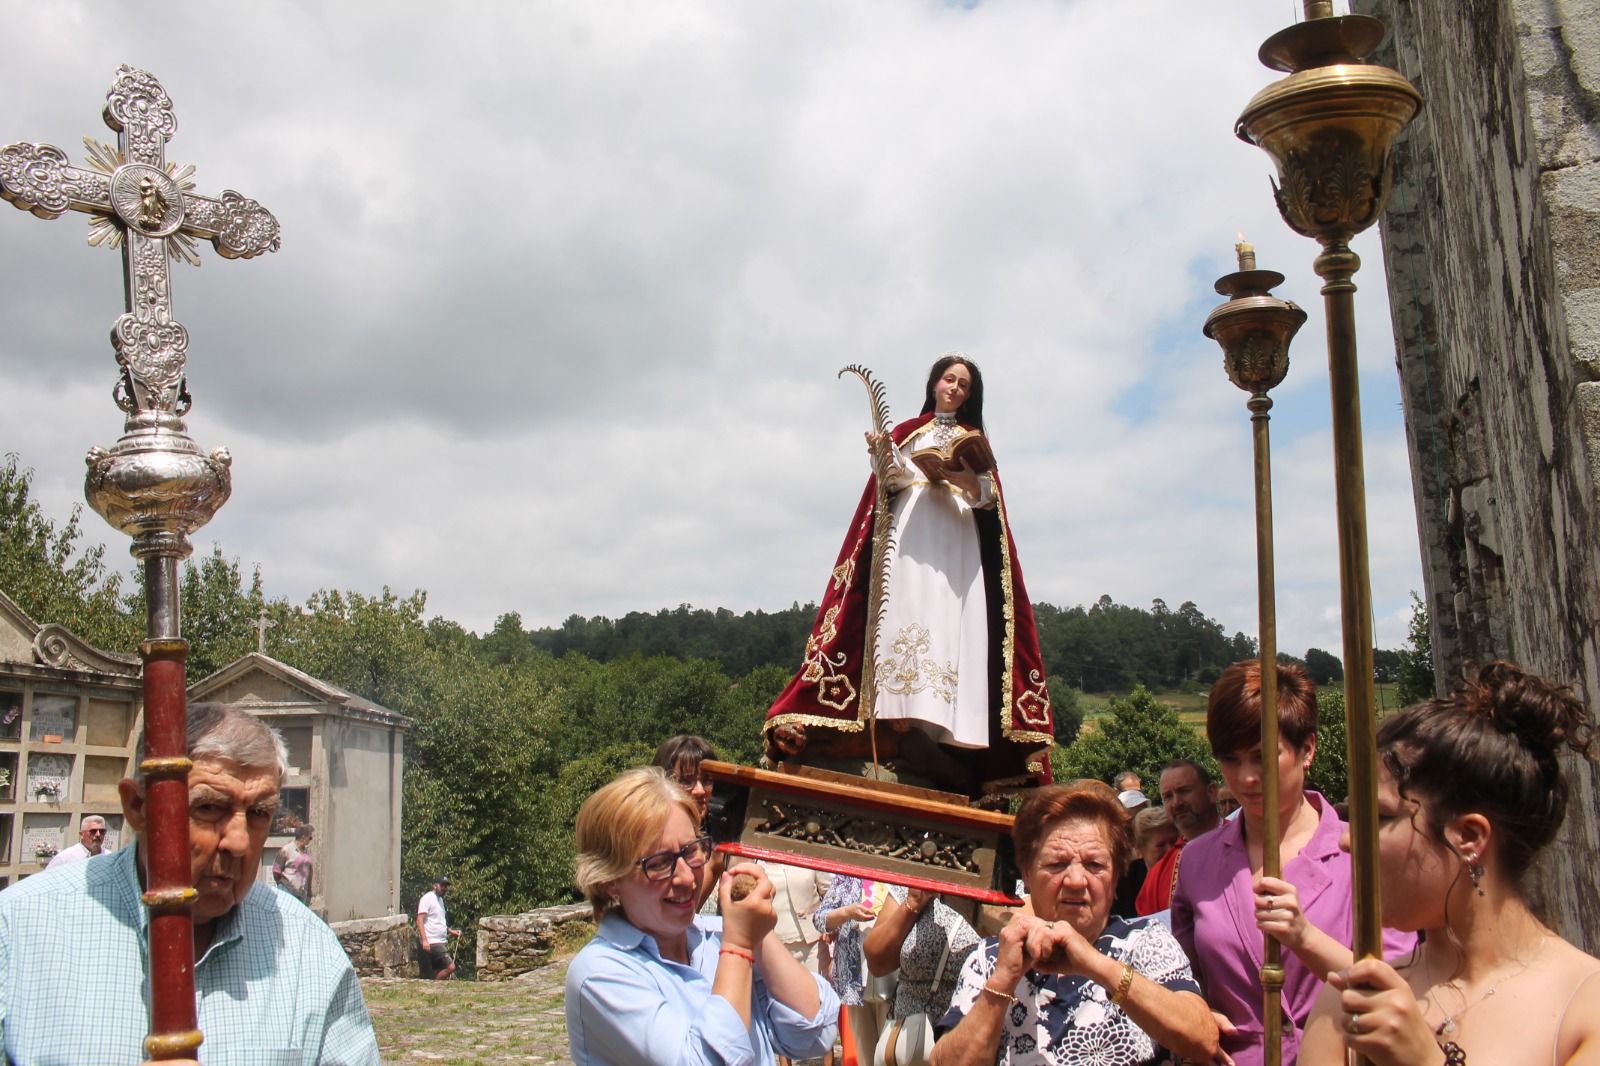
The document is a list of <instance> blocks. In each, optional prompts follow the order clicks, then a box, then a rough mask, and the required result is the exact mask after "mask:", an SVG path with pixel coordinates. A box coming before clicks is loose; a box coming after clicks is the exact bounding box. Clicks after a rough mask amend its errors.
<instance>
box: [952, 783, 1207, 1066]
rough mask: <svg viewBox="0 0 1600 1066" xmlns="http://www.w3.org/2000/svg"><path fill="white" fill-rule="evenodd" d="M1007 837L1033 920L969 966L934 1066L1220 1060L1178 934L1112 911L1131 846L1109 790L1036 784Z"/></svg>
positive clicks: (1018, 922)
mask: <svg viewBox="0 0 1600 1066" xmlns="http://www.w3.org/2000/svg"><path fill="white" fill-rule="evenodd" d="M1012 837H1013V840H1014V843H1015V847H1016V852H1017V859H1018V861H1019V863H1020V864H1021V866H1022V870H1023V874H1022V877H1023V881H1024V882H1025V883H1026V884H1027V887H1028V893H1029V895H1030V896H1031V898H1032V900H1033V909H1034V912H1035V915H1036V916H1035V917H1029V916H1027V915H1016V916H1014V917H1013V918H1012V919H1011V921H1010V922H1009V923H1008V924H1007V925H1006V927H1005V928H1004V929H1002V930H1001V931H1000V935H999V936H998V937H994V938H990V939H989V940H986V941H985V942H984V944H983V946H982V947H981V948H980V949H979V950H978V951H975V952H973V954H972V955H971V956H970V957H969V958H968V959H967V962H966V965H965V966H964V967H962V970H961V977H960V981H959V983H958V984H957V986H956V993H955V999H954V1001H953V1002H952V1003H951V1006H950V1011H949V1013H948V1014H946V1015H945V1017H944V1018H943V1020H942V1021H941V1022H940V1027H941V1028H943V1029H946V1030H948V1031H947V1032H945V1033H944V1035H942V1036H941V1037H940V1039H939V1042H938V1044H937V1045H936V1046H935V1047H934V1053H933V1060H932V1061H933V1062H934V1063H935V1064H936V1066H976V1064H978V1063H983V1064H986V1066H987V1064H989V1063H1010V1064H1011V1066H1035V1064H1038V1066H1044V1064H1050V1066H1077V1064H1082V1066H1089V1064H1091V1063H1092V1064H1094V1066H1144V1064H1151V1063H1166V1062H1171V1061H1175V1058H1178V1057H1181V1058H1183V1059H1190V1060H1194V1061H1198V1062H1206V1063H1209V1062H1212V1061H1226V1060H1225V1059H1218V1058H1217V1054H1218V1048H1217V1026H1216V1022H1215V1021H1214V1020H1213V1019H1212V1017H1211V1012H1210V1011H1209V1010H1207V1008H1206V1004H1205V1001H1204V1000H1202V999H1201V998H1200V988H1199V986H1198V985H1197V984H1196V983H1195V981H1194V978H1193V977H1192V976H1191V974H1190V972H1189V962H1188V960H1187V959H1185V958H1184V957H1183V951H1182V950H1181V949H1180V948H1179V947H1178V943H1177V941H1176V940H1174V939H1173V938H1172V934H1171V933H1169V932H1168V931H1167V929H1166V927H1165V926H1164V925H1162V924H1160V923H1159V922H1153V921H1150V920H1149V919H1143V918H1139V919H1133V920H1132V921H1128V920H1125V919H1122V918H1118V917H1115V916H1113V915H1112V913H1111V896H1112V892H1113V891H1114V890H1115V888H1116V884H1117V877H1118V875H1119V874H1121V872H1122V868H1123V866H1124V865H1125V864H1126V863H1127V861H1128V855H1129V853H1130V851H1131V849H1132V843H1133V842H1132V840H1131V834H1130V833H1129V830H1128V814H1127V811H1126V810H1124V809H1123V806H1122V804H1121V803H1119V802H1118V801H1117V796H1116V793H1115V792H1113V791H1111V789H1110V788H1109V787H1108V786H1107V785H1105V784H1102V783H1101V782H1098V781H1074V782H1073V783H1071V784H1070V785H1051V786H1048V787H1046V788H1042V789H1040V790H1038V791H1037V792H1035V793H1034V794H1033V795H1032V796H1030V797H1029V798H1028V799H1027V800H1026V801H1025V802H1024V803H1023V805H1022V809H1021V810H1020V811H1019V812H1018V813H1017V819H1016V825H1015V828H1014V829H1013V832H1012Z"/></svg>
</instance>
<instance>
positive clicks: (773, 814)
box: [700, 760, 1022, 907]
mask: <svg viewBox="0 0 1600 1066" xmlns="http://www.w3.org/2000/svg"><path fill="white" fill-rule="evenodd" d="M700 772H701V773H702V774H704V775H705V776H707V777H709V778H710V779H711V780H712V782H713V786H712V791H711V806H710V810H709V811H708V812H707V814H706V831H707V832H709V833H710V834H711V836H712V837H713V838H714V839H715V840H716V842H717V850H719V851H722V852H726V853H727V854H729V855H736V856H739V857H741V858H747V859H765V860H768V861H771V862H778V863H783V864H785V865H788V866H801V867H805V868H807V869H811V870H822V871H824V872H826V873H835V874H845V875H848V876H850V877H862V878H870V879H872V880H875V881H887V882H889V883H890V884H895V885H905V886H906V887H908V888H919V889H923V890H925V891H929V892H938V893H943V894H947V895H954V896H962V897H965V898H967V899H970V900H974V901H976V902H979V903H988V904H994V905H998V906H1002V907H1006V906H1010V907H1014V906H1018V905H1020V904H1021V902H1022V901H1021V900H1019V899H1017V898H1016V897H1015V896H1014V895H1013V894H1012V892H1013V890H1014V888H1015V886H1016V883H1017V878H1018V874H1017V864H1016V859H1015V856H1014V854H1013V852H1012V848H1011V825H1012V817H1011V815H1009V814H998V813H996V812H994V811H985V810H979V809H978V808H976V807H972V806H970V805H969V804H968V801H967V799H966V797H965V796H955V795H951V794H949V793H945V792H934V791H932V790H930V789H924V788H913V787H911V786H909V785H901V784H893V783H890V782H887V781H873V780H870V779H868V778H864V777H854V776H851V775H849V774H840V773H834V772H832V771H829V770H819V769H816V768H815V767H800V768H797V769H795V770H792V771H791V770H787V769H786V770H784V771H782V772H778V771H772V770H758V769H755V768H754V767H750V766H739V765H736V764H734V763H726V762H714V761H711V760H707V761H705V762H703V763H701V764H700Z"/></svg>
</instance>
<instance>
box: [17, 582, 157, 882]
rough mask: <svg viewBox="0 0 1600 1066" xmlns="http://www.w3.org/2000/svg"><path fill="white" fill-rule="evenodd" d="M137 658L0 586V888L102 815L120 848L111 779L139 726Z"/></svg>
mask: <svg viewBox="0 0 1600 1066" xmlns="http://www.w3.org/2000/svg"><path fill="white" fill-rule="evenodd" d="M139 675H140V664H139V659H138V657H137V656H133V655H119V654H117V653H114V652H107V651H102V650H100V649H98V648H94V647H92V646H90V645H89V644H87V643H86V642H84V641H83V640H81V639H79V638H78V637H76V636H74V635H73V634H72V633H71V632H69V631H68V630H66V629H64V628H63V627H61V626H58V625H49V624H40V623H39V622H36V621H35V620H34V619H32V618H30V617H28V615H27V613H26V612H24V611H23V610H22V608H20V607H18V606H17V604H16V603H15V602H14V601H13V600H12V599H11V598H10V597H9V596H7V595H6V594H5V593H4V592H3V591H0V887H4V886H5V885H9V884H12V883H13V882H15V881H17V880H19V879H20V878H23V877H27V876H29V875H31V874H35V873H38V872H39V871H40V870H42V869H44V867H45V864H46V863H48V862H49V861H50V859H51V858H52V857H53V856H54V855H55V854H56V853H57V852H58V851H61V850H62V849H63V848H67V847H71V846H72V845H74V844H76V843H78V826H79V824H80V823H81V822H82V821H83V819H84V818H85V817H87V816H88V815H91V814H98V815H100V816H101V817H103V818H105V820H106V829H107V832H106V844H105V846H106V848H107V850H112V851H114V850H116V849H117V848H119V847H121V846H123V844H125V843H131V841H125V840H124V839H123V832H122V830H123V825H122V801H121V799H120V798H119V796H118V795H117V782H118V781H120V780H122V779H123V778H124V777H126V776H128V774H129V773H130V771H131V762H132V759H133V744H134V738H135V737H137V736H138V734H139V730H140V729H141V728H142V726H143V705H142V701H141V698H140V696H141V694H140V687H139Z"/></svg>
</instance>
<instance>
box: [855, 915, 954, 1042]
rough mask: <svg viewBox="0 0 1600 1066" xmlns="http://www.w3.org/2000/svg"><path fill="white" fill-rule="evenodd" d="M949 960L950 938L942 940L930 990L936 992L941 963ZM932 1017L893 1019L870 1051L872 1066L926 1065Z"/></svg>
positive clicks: (921, 1015) (920, 1014) (919, 1013)
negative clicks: (942, 946) (941, 949)
mask: <svg viewBox="0 0 1600 1066" xmlns="http://www.w3.org/2000/svg"><path fill="white" fill-rule="evenodd" d="M949 960H950V937H949V936H946V937H945V938H944V950H943V951H941V952H940V953H939V965H938V967H937V968H936V969H935V970H934V971H933V985H932V988H933V989H934V990H935V991H937V990H938V988H939V981H940V980H941V979H942V978H943V977H944V964H945V963H946V962H948V961H949ZM933 1040H934V1036H933V1018H931V1017H930V1016H929V1015H928V1013H927V1012H926V1011H918V1012H917V1013H915V1014H912V1015H909V1016H907V1017H905V1018H892V1019H890V1021H889V1024H888V1025H887V1026H885V1027H884V1030H883V1032H881V1033H879V1034H878V1046H877V1047H876V1048H874V1049H873V1051H872V1066H927V1063H928V1057H929V1056H930V1055H932V1054H933Z"/></svg>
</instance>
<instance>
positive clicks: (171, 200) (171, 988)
mask: <svg viewBox="0 0 1600 1066" xmlns="http://www.w3.org/2000/svg"><path fill="white" fill-rule="evenodd" d="M105 121H106V125H107V126H109V127H111V129H113V130H115V131H116V133H117V146H116V147H115V148H112V147H110V146H109V145H104V144H100V143H98V142H95V141H93V140H90V139H89V138H84V143H85V145H86V147H87V149H88V154H89V166H87V167H78V166H73V165H72V164H70V163H69V162H67V156H66V153H65V152H63V151H62V150H61V149H59V148H57V147H55V146H54V145H49V144H29V143H17V144H8V145H6V146H5V147H4V148H0V196H3V197H4V198H5V199H7V200H10V201H11V202H12V203H13V204H15V205H16V206H17V207H19V208H21V209H22V210H24V211H29V212H32V213H33V214H35V215H37V216H39V217H40V218H46V219H52V218H59V217H61V216H62V215H64V214H65V213H66V212H68V211H82V212H85V213H86V214H88V215H89V243H90V244H92V245H102V244H103V245H106V246H108V247H112V248H118V247H120V248H121V250H122V276H123V290H124V293H125V294H126V310H125V312H124V313H123V314H122V315H121V316H120V317H118V318H117V320H116V323H115V325H114V326H113V327H112V330H111V345H112V347H113V348H114V349H115V350H116V355H117V365H118V368H119V374H118V378H117V385H116V388H115V389H114V390H113V391H112V396H113V399H114V400H115V402H116V404H117V406H118V407H119V408H121V410H122V412H123V414H124V415H125V416H126V418H125V421H124V423H123V434H122V438H121V439H120V440H118V441H117V443H116V444H115V445H113V446H112V447H111V449H110V450H109V451H107V450H104V449H101V448H91V449H89V454H88V457H87V460H86V461H87V463H88V466H89V471H88V475H87V476H86V478H85V479H84V494H85V495H86V496H87V497H88V500H89V505H90V506H91V507H93V508H94V509H95V511H96V512H98V513H99V514H100V515H101V516H102V517H103V518H105V520H106V521H107V522H110V523H111V524H112V525H113V526H115V527H116V528H117V529H119V530H121V531H122V532H123V533H126V534H128V535H129V536H131V537H132V538H133V545H132V548H131V549H130V550H131V551H132V553H133V555H134V557H135V558H136V559H138V560H139V562H140V564H141V566H142V567H143V571H144V595H145V626H146V635H147V638H148V639H146V640H145V641H143V642H142V643H141V644H140V645H139V656H140V658H141V659H142V660H143V663H144V668H143V691H144V723H145V726H144V738H145V744H144V759H143V761H141V762H140V764H139V773H140V774H141V775H142V776H143V779H144V789H145V805H146V809H147V810H148V812H149V818H148V825H147V831H146V833H145V837H144V848H145V861H146V867H147V869H146V872H145V892H144V903H145V905H146V906H147V907H149V908H150V1034H149V1036H147V1037H146V1038H145V1054H146V1056H147V1057H149V1058H150V1059H192V1058H196V1057H197V1055H198V1049H199V1047H200V1043H201V1040H202V1036H201V1034H200V1031H199V1028H198V1022H197V1017H196V1013H195V993H194V925H193V921H192V919H191V914H190V912H191V909H192V907H193V903H194V899H195V895H196V894H195V890H194V888H193V885H192V880H193V878H192V876H191V873H190V868H189V786H188V775H189V768H190V762H189V758H188V750H187V745H186V742H185V734H186V732H187V730H186V727H185V723H186V713H185V701H186V694H185V684H184V660H185V658H186V656H187V655H188V651H189V645H188V642H187V641H185V640H183V639H182V637H181V625H180V623H181V619H180V612H179V597H178V563H179V561H180V560H182V559H185V558H187V557H188V556H189V553H190V551H191V547H190V544H189V534H190V533H193V532H194V531H195V530H196V529H199V528H200V527H201V526H203V525H205V524H206V523H207V522H209V521H210V520H211V517H212V516H213V515H214V514H216V512H217V510H218V509H219V508H220V507H221V506H222V505H223V504H224V503H226V502H227V499H228V495H229V493H230V492H231V491H232V476H231V474H230V472H229V466H230V464H231V463H232V461H233V460H232V458H231V457H230V456H229V455H228V452H227V450H226V449H224V448H216V449H214V450H213V451H212V452H211V453H210V454H209V455H207V454H205V453H202V452H201V451H200V449H199V447H198V446H197V445H196V444H195V442H194V441H193V440H192V439H191V438H190V437H189V434H188V431H187V429H186V427H185V426H184V422H183V416H184V415H185V414H187V413H188V411H189V405H190V397H189V389H188V381H187V379H186V377H185V375H184V363H185V358H186V349H187V348H188V345H189V333H188V331H187V330H186V329H184V328H183V326H182V325H180V324H179V323H178V321H177V320H176V319H175V318H173V317H172V288H171V275H170V272H169V266H170V263H169V260H172V261H180V260H181V261H183V262H187V263H191V264H193V265H195V266H198V265H199V264H200V259H199V256H198V255H197V254H196V252H195V242H196V240H197V239H199V240H209V241H210V242H211V243H212V245H213V246H214V247H215V248H216V250H217V252H218V253H220V254H221V255H222V256H223V257H224V258H227V259H249V258H251V257H253V256H257V255H260V254H261V253H263V252H273V251H277V249H278V220H277V219H275V218H273V217H272V214H271V213H270V212H268V211H267V210H266V209H265V208H263V207H262V206H261V205H260V204H258V203H256V202H255V201H254V200H251V199H249V198H248V197H245V196H241V195H240V194H239V193H236V192H234V191H233V190H231V189H229V190H225V191H224V192H223V193H222V195H221V196H218V197H210V196H202V195H199V194H197V193H196V192H194V182H193V180H192V179H191V175H192V173H193V171H194V168H193V167H180V166H178V165H177V164H173V163H168V162H167V159H166V145H167V141H169V140H171V138H172V135H173V134H174V133H175V132H176V131H177V128H178V120H177V117H176V116H175V115H174V114H173V109H172V100H171V98H170V97H168V96H167V92H166V90H165V89H163V88H162V87H161V83H160V82H158V81H156V79H155V78H154V77H153V76H151V75H150V74H147V73H146V72H144V71H142V70H135V69H133V68H132V67H128V66H123V67H119V68H118V69H117V80H116V82H115V83H114V84H113V85H112V86H111V90H110V91H109V92H108V93H107V94H106V105H105Z"/></svg>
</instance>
